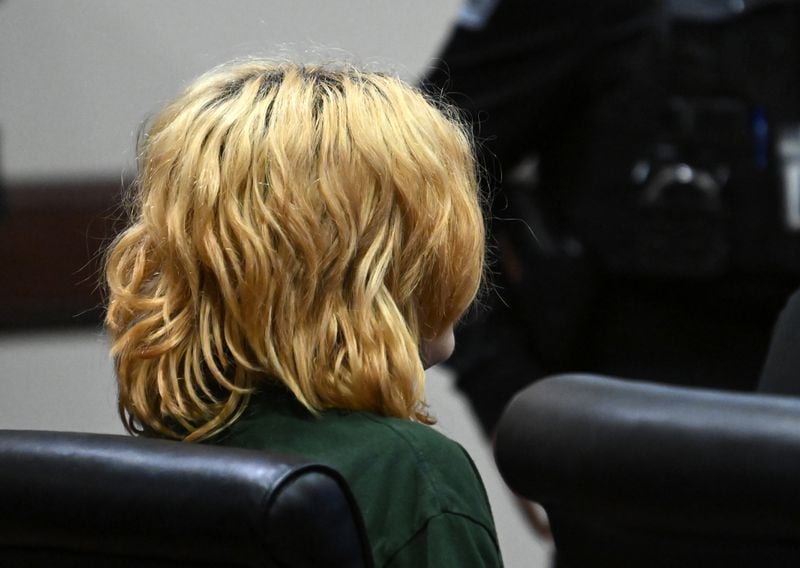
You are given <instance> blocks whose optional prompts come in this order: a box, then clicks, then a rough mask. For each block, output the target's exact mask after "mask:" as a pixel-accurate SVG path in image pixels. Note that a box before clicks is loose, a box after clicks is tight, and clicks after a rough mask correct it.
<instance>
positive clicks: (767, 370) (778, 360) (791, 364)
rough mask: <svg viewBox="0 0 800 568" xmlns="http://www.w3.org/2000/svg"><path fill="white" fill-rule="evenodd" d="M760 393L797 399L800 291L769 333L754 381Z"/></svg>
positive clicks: (785, 307)
mask: <svg viewBox="0 0 800 568" xmlns="http://www.w3.org/2000/svg"><path fill="white" fill-rule="evenodd" d="M758 390H759V392H763V393H771V394H785V395H792V396H799V395H800V290H798V291H796V292H795V293H794V294H792V296H791V297H790V298H789V300H788V301H787V302H786V305H785V306H784V308H783V310H781V313H780V315H779V316H778V321H777V322H776V323H775V327H774V328H773V329H772V340H771V342H770V346H769V352H768V353H767V358H766V361H765V362H764V368H763V369H762V370H761V377H760V378H759V381H758Z"/></svg>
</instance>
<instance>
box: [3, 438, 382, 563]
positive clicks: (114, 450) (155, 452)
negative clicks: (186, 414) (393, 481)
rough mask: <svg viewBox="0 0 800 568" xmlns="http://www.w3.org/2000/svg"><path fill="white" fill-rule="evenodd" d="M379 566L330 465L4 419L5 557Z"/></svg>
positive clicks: (6, 560) (354, 508) (54, 560)
mask: <svg viewBox="0 0 800 568" xmlns="http://www.w3.org/2000/svg"><path fill="white" fill-rule="evenodd" d="M371 565H372V560H371V552H370V548H369V544H368V542H367V538H366V533H365V531H364V527H363V522H362V520H361V514H360V511H359V509H358V507H357V505H356V503H355V501H354V499H353V497H352V495H351V493H350V490H349V488H348V487H347V485H346V483H345V482H344V480H343V479H342V477H341V476H340V475H339V474H338V473H337V472H336V471H334V470H333V469H331V468H329V467H326V466H324V465H320V464H317V463H311V462H308V461H306V460H303V459H301V458H297V457H290V456H285V455H271V454H268V453H266V452H258V451H253V450H244V449H236V448H222V447H217V446H205V445H198V444H185V443H180V442H172V441H166V440H150V439H141V438H132V437H127V436H111V435H101V434H76V433H65V432H33V431H13V430H5V431H2V430H0V566H3V567H22V566H25V567H40V566H41V567H44V566H48V567H61V566H104V567H126V568H128V567H134V566H136V567H139V566H158V567H164V568H166V567H173V566H180V567H190V566H224V567H234V566H235V567H245V566H247V567H252V566H268V567H272V566H281V567H284V566H304V567H305V566H348V567H367V566H371Z"/></svg>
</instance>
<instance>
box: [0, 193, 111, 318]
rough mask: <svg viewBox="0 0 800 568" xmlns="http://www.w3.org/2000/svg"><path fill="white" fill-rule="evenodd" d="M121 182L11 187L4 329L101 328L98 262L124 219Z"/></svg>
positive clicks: (4, 219)
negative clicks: (85, 326)
mask: <svg viewBox="0 0 800 568" xmlns="http://www.w3.org/2000/svg"><path fill="white" fill-rule="evenodd" d="M122 187H123V184H122V183H121V182H120V180H119V179H116V180H90V181H85V182H68V183H56V182H42V183H34V182H29V183H25V184H10V185H7V186H6V188H5V191H4V195H3V202H4V206H3V207H2V212H0V266H2V273H0V328H2V329H6V330H8V329H15V328H30V327H39V326H70V325H82V324H83V325H85V324H97V323H98V322H100V321H101V320H102V313H103V310H102V302H103V300H102V297H103V296H102V293H101V284H100V281H101V280H100V267H101V264H102V262H101V256H102V250H103V248H104V246H105V245H106V244H107V243H108V242H110V240H111V239H112V238H113V236H114V234H115V231H117V230H118V229H119V228H120V227H121V226H122V224H121V219H122V218H123V215H122V210H121V207H120V203H121V195H122Z"/></svg>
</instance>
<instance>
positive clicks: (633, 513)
mask: <svg viewBox="0 0 800 568" xmlns="http://www.w3.org/2000/svg"><path fill="white" fill-rule="evenodd" d="M495 459H496V461H497V465H498V467H499V469H500V472H501V474H502V475H503V477H504V479H505V480H506V482H507V483H508V485H509V486H510V487H511V488H512V489H513V490H514V491H516V492H517V493H519V494H521V495H522V496H524V497H526V498H528V499H531V500H534V501H538V502H540V503H541V504H542V505H543V506H544V507H545V509H546V510H547V512H548V516H549V517H550V521H551V525H552V529H553V535H554V539H555V544H556V551H557V552H556V554H557V557H558V565H559V566H560V567H565V568H566V567H572V566H593V567H603V566H615V567H618V566H620V567H625V566H634V567H638V566H641V567H648V568H650V567H658V566H681V567H693V566H698V567H700V566H702V567H706V566H736V567H737V568H744V567H748V566H753V567H755V566H758V567H768V566H800V400H799V399H791V398H787V397H778V396H770V395H761V394H741V393H731V392H721V391H713V390H704V389H694V388H686V387H673V386H663V385H656V384H652V383H643V382H636V381H623V380H619V379H611V378H607V377H598V376H590V375H561V376H556V377H551V378H548V379H545V380H542V381H540V382H538V383H535V384H533V385H531V386H530V387H528V388H526V389H525V390H523V391H521V392H520V393H519V394H518V395H517V396H516V398H515V399H514V400H513V401H512V402H511V403H510V404H509V406H508V407H507V409H506V411H505V413H504V415H503V417H502V419H501V420H500V423H499V426H498V430H497V434H496V441H495Z"/></svg>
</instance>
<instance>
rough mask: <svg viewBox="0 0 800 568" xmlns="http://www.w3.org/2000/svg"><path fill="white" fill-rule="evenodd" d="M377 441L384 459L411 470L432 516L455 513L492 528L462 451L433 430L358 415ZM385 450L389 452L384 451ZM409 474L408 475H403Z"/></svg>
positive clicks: (474, 473) (483, 494)
mask: <svg viewBox="0 0 800 568" xmlns="http://www.w3.org/2000/svg"><path fill="white" fill-rule="evenodd" d="M361 419H363V420H364V421H365V422H366V423H369V426H368V429H369V430H371V431H373V432H374V433H375V434H376V435H377V437H378V439H380V441H381V447H382V448H383V450H384V451H376V452H375V453H373V455H374V456H375V455H377V459H381V456H383V458H384V459H387V460H388V461H390V462H391V463H392V464H393V467H398V466H399V464H400V463H405V464H407V467H413V468H414V469H415V473H414V477H417V478H418V481H419V483H420V484H421V485H422V487H419V489H423V488H424V489H426V490H427V491H425V494H427V495H428V496H429V497H430V499H431V500H432V503H431V505H432V510H431V513H432V514H438V513H456V514H459V515H465V516H468V517H471V518H474V519H475V520H476V521H477V522H479V523H482V524H487V525H488V526H492V520H491V511H490V509H489V502H488V498H487V496H486V491H485V489H484V486H483V482H482V480H481V477H480V474H479V473H478V470H477V468H476V467H475V464H474V463H473V461H472V459H471V458H470V457H469V454H467V452H466V450H465V449H464V448H463V447H462V446H461V445H460V444H458V443H457V442H455V441H454V440H451V439H450V438H448V437H447V436H445V435H444V434H442V433H441V432H439V431H438V430H436V429H435V428H432V427H431V426H427V425H424V424H419V423H417V422H412V421H409V420H401V419H397V418H387V417H383V416H376V415H374V414H366V413H365V414H362V415H361ZM387 450H389V451H387ZM407 473H408V474H410V472H407Z"/></svg>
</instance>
